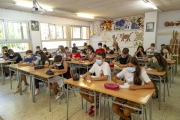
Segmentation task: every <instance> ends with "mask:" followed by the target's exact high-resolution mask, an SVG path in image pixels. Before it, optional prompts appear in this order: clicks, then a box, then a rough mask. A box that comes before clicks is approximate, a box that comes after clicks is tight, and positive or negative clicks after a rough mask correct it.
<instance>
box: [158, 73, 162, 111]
mask: <svg viewBox="0 0 180 120" xmlns="http://www.w3.org/2000/svg"><path fill="white" fill-rule="evenodd" d="M159 78H160V81H159V96H158V98H159V110H160V109H161V79H162V78H161V76H159Z"/></svg>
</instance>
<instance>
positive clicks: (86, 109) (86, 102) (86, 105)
mask: <svg viewBox="0 0 180 120" xmlns="http://www.w3.org/2000/svg"><path fill="white" fill-rule="evenodd" d="M86 113H87V100H86Z"/></svg>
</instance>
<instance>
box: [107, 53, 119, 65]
mask: <svg viewBox="0 0 180 120" xmlns="http://www.w3.org/2000/svg"><path fill="white" fill-rule="evenodd" d="M116 57H117V54H113V55H110V54H106V61H109V62H110V63H111V62H112V59H114V58H116ZM108 59H109V60H108Z"/></svg>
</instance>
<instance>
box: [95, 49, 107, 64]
mask: <svg viewBox="0 0 180 120" xmlns="http://www.w3.org/2000/svg"><path fill="white" fill-rule="evenodd" d="M105 58H106V54H105V53H104V52H97V54H96V63H97V64H98V65H101V64H102V63H103V62H104V61H105Z"/></svg>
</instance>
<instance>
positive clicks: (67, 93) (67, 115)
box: [67, 84, 69, 120]
mask: <svg viewBox="0 0 180 120" xmlns="http://www.w3.org/2000/svg"><path fill="white" fill-rule="evenodd" d="M68 88H69V84H67V120H68V105H69V95H68V91H69V90H68Z"/></svg>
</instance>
